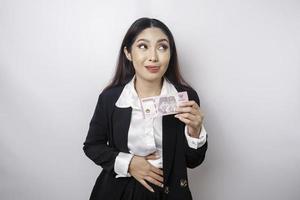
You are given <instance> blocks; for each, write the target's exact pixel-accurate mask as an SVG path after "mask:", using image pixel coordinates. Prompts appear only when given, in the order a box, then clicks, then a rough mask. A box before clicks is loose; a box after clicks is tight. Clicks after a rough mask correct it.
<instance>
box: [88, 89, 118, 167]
mask: <svg viewBox="0 0 300 200" xmlns="http://www.w3.org/2000/svg"><path fill="white" fill-rule="evenodd" d="M103 96H104V95H103V93H101V94H100V95H99V97H98V102H97V105H96V108H95V110H94V114H93V116H92V119H91V121H90V124H89V130H88V134H87V136H86V140H85V142H84V143H83V151H84V153H85V154H86V156H87V157H89V158H90V159H91V160H92V161H94V163H95V164H97V165H100V166H101V167H102V168H103V169H104V170H108V171H110V170H113V169H114V162H115V159H116V156H117V155H118V153H119V151H117V149H115V148H113V147H110V146H109V142H108V134H109V127H108V122H109V119H108V116H109V115H108V114H107V113H108V112H107V106H105V102H104V98H103Z"/></svg>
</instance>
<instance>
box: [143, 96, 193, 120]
mask: <svg viewBox="0 0 300 200" xmlns="http://www.w3.org/2000/svg"><path fill="white" fill-rule="evenodd" d="M188 100H189V98H188V94H187V92H186V91H184V92H178V93H177V95H170V96H154V97H147V98H142V99H141V105H142V111H143V114H144V118H145V119H149V118H154V117H158V116H162V115H172V114H176V113H177V112H176V107H178V106H179V105H180V103H182V102H186V101H188Z"/></svg>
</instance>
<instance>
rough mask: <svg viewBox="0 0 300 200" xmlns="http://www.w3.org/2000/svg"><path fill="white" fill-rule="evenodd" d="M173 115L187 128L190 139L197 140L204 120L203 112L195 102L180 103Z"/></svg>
mask: <svg viewBox="0 0 300 200" xmlns="http://www.w3.org/2000/svg"><path fill="white" fill-rule="evenodd" d="M176 111H177V112H178V114H176V115H175V117H176V118H178V119H179V120H180V121H182V122H183V123H185V124H186V125H187V128H188V133H189V135H190V136H191V137H195V138H199V135H200V132H201V127H202V122H203V119H204V115H203V112H202V111H201V110H200V107H199V105H198V104H197V103H196V102H195V101H187V102H183V103H180V106H179V107H177V109H176Z"/></svg>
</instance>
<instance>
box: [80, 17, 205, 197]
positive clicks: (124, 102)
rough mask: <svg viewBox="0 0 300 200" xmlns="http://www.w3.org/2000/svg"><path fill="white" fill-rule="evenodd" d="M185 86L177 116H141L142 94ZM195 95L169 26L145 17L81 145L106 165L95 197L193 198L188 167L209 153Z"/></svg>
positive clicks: (129, 36)
mask: <svg viewBox="0 0 300 200" xmlns="http://www.w3.org/2000/svg"><path fill="white" fill-rule="evenodd" d="M181 91H187V93H188V97H189V101H188V102H185V103H183V104H181V105H180V106H179V107H177V114H174V115H165V116H159V117H153V118H146V119H144V117H143V112H142V108H141V105H140V99H141V98H145V97H152V96H159V95H176V94H177V93H178V92H181ZM199 105H200V102H199V98H198V95H197V93H196V92H195V90H193V89H192V88H191V87H190V86H189V85H188V84H187V83H186V82H185V81H184V80H183V78H182V76H181V74H180V72H179V66H178V61H177V53H176V46H175V42H174V38H173V36H172V34H171V32H170V30H169V29H168V27H167V26H166V25H165V24H163V23H162V22H161V21H159V20H157V19H149V18H140V19H138V20H136V21H135V22H134V23H133V24H132V25H131V27H130V28H129V30H128V31H127V33H126V35H125V37H124V39H123V42H122V45H121V49H120V53H119V59H118V64H117V69H116V72H115V75H114V77H113V80H112V82H111V83H110V84H109V85H108V86H107V87H106V88H105V89H104V90H103V91H102V92H101V94H100V95H99V98H98V102H97V105H96V108H95V111H94V115H93V117H92V119H91V121H90V126H89V130H88V134H87V137H86V140H85V142H84V147H83V150H84V152H85V154H86V155H87V156H88V157H89V158H90V159H91V160H92V161H94V162H95V163H96V164H97V165H99V166H101V167H102V169H103V170H102V172H101V173H100V175H99V177H98V178H97V181H96V183H95V186H94V188H93V191H92V193H91V197H90V199H91V200H100V199H101V200H159V199H170V200H176V199H178V200H179V199H180V200H191V199H192V196H191V192H190V190H189V184H188V177H187V167H189V168H194V167H197V166H199V165H200V164H201V163H202V162H203V160H204V158H205V153H206V150H207V136H206V132H205V129H204V127H203V125H202V122H203V112H202V111H201V110H200V107H199Z"/></svg>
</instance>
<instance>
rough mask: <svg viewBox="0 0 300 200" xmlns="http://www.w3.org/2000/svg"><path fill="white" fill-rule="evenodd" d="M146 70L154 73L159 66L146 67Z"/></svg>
mask: <svg viewBox="0 0 300 200" xmlns="http://www.w3.org/2000/svg"><path fill="white" fill-rule="evenodd" d="M146 68H147V70H148V71H149V72H151V73H156V72H158V71H159V66H155V65H147V66H146Z"/></svg>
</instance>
